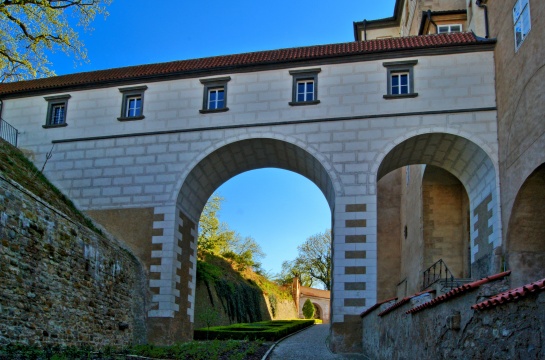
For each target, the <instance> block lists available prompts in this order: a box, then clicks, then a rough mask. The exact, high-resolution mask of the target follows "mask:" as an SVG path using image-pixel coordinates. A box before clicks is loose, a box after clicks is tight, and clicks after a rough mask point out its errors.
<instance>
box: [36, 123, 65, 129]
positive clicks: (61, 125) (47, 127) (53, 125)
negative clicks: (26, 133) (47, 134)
mask: <svg viewBox="0 0 545 360" xmlns="http://www.w3.org/2000/svg"><path fill="white" fill-rule="evenodd" d="M65 126H68V124H67V123H63V124H49V125H42V127H43V128H44V129H52V128H60V127H65Z"/></svg>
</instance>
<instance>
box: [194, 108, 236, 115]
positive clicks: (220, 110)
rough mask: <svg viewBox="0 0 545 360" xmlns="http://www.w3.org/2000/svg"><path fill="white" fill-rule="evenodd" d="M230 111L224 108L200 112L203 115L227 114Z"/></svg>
mask: <svg viewBox="0 0 545 360" xmlns="http://www.w3.org/2000/svg"><path fill="white" fill-rule="evenodd" d="M228 110H229V108H228V107H224V108H221V109H201V110H199V112H200V113H201V114H210V113H219V112H226V111H228Z"/></svg>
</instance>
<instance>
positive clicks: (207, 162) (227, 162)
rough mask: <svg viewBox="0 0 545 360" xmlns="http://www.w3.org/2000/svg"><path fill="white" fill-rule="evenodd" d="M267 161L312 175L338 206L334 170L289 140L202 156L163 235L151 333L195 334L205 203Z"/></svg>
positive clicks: (238, 145)
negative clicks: (198, 257) (226, 184)
mask: <svg viewBox="0 0 545 360" xmlns="http://www.w3.org/2000/svg"><path fill="white" fill-rule="evenodd" d="M266 167H274V168H280V169H284V170H289V171H293V172H296V173H298V174H300V175H302V176H304V177H306V178H308V179H309V180H311V181H312V182H313V183H315V184H316V186H318V188H319V189H320V190H321V191H322V193H323V194H324V196H325V198H326V199H327V201H328V203H329V205H330V207H331V208H333V206H334V203H335V189H334V186H333V182H332V180H331V175H330V174H329V173H328V171H327V170H326V169H325V167H324V166H323V165H322V163H321V162H320V161H318V160H317V159H316V157H314V156H313V155H311V154H310V153H309V152H308V151H306V150H304V149H302V148H301V147H299V146H296V145H294V144H292V143H290V142H287V141H282V140H278V139H273V138H249V139H244V140H238V141H234V142H231V143H228V144H225V145H223V146H221V147H219V148H216V149H215V150H213V151H211V152H210V153H208V154H207V155H205V156H204V157H202V158H201V160H200V161H198V162H197V163H196V164H195V165H194V166H193V167H192V168H191V170H190V171H189V172H188V174H187V176H186V177H185V179H184V180H183V183H182V185H181V188H180V191H179V193H178V197H177V201H176V205H175V211H174V218H173V222H172V224H173V226H174V229H173V236H172V237H170V238H168V237H163V238H162V239H160V240H161V241H162V243H161V255H162V261H161V266H162V268H161V269H160V270H161V272H160V275H159V278H160V280H161V281H162V283H157V285H159V286H155V287H154V286H151V291H152V292H153V293H154V299H153V300H154V302H157V303H158V311H155V312H154V313H153V314H152V315H153V317H150V321H149V326H150V330H151V331H150V334H157V336H158V337H162V338H163V339H164V338H165V335H166V334H168V336H169V337H170V338H172V339H184V338H186V339H187V338H191V336H192V330H193V326H192V325H193V315H194V290H195V283H196V249H197V243H196V242H197V237H198V234H197V226H198V220H199V217H200V214H201V212H202V209H203V208H204V205H205V204H206V201H207V200H208V198H209V197H210V195H212V193H213V192H214V191H215V190H216V189H217V188H218V187H219V186H221V185H222V184H223V183H224V182H226V181H228V180H229V179H231V178H232V177H234V176H236V175H238V174H241V173H243V172H246V171H250V170H255V169H260V168H266ZM163 235H164V233H163ZM162 342H164V341H162Z"/></svg>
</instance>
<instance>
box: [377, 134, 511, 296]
mask: <svg viewBox="0 0 545 360" xmlns="http://www.w3.org/2000/svg"><path fill="white" fill-rule="evenodd" d="M417 164H420V165H431V166H433V167H437V168H440V169H443V170H444V171H446V172H448V173H450V174H452V177H453V178H456V179H458V180H459V183H461V185H460V186H459V188H457V189H455V191H454V192H455V193H456V194H454V193H452V194H451V195H456V196H455V197H456V198H457V199H458V198H459V200H460V201H459V204H458V205H459V207H460V209H462V208H463V207H464V206H463V202H464V201H467V200H463V199H464V197H463V196H462V195H463V193H465V192H467V197H468V198H469V212H470V213H469V224H468V225H466V224H464V222H467V215H465V214H464V213H463V212H460V214H459V215H458V216H459V219H456V223H457V225H456V226H457V229H458V230H456V231H460V232H462V231H467V230H468V229H467V228H468V227H469V229H470V235H469V236H470V239H471V245H470V249H469V252H470V255H471V260H470V262H471V275H472V277H477V278H478V277H482V276H486V275H489V274H491V273H493V272H495V271H496V270H498V268H499V264H498V262H497V261H498V259H497V257H495V256H494V249H497V248H498V247H499V246H500V245H501V238H500V234H501V229H500V226H499V224H500V215H499V205H498V204H499V201H498V191H497V186H496V184H497V176H496V167H495V162H493V160H492V159H491V156H490V155H489V154H488V153H487V152H486V151H484V150H483V149H482V148H481V147H480V146H478V145H477V144H475V143H474V142H473V141H471V140H469V139H467V138H465V137H463V136H460V135H455V134H446V133H425V134H418V135H414V136H412V137H409V138H407V139H405V140H403V141H401V142H399V143H398V144H397V145H394V146H392V147H391V148H390V149H389V151H388V152H387V153H386V154H385V155H384V157H383V158H382V161H381V162H380V165H379V166H378V169H377V180H378V182H377V188H378V190H379V194H378V195H379V197H378V205H377V208H378V226H379V229H378V240H377V241H378V243H377V248H378V249H377V251H378V259H377V263H378V269H377V273H378V281H379V283H382V284H383V285H384V284H387V286H390V287H392V286H393V287H394V288H395V286H399V285H400V284H401V283H397V282H399V281H401V282H403V281H405V282H407V283H406V284H405V285H404V286H405V287H406V288H407V289H406V291H409V292H411V293H414V292H416V291H419V289H420V285H421V284H420V274H421V273H422V271H423V270H425V268H426V267H427V266H430V265H431V264H427V263H426V261H425V260H426V258H430V259H435V258H436V257H437V256H438V255H437V254H435V255H433V251H429V250H430V249H428V250H427V251H426V249H425V244H424V241H425V237H426V236H427V237H430V238H431V237H433V232H430V231H429V229H427V230H428V231H427V232H426V231H425V230H426V229H425V228H424V226H425V225H426V224H427V223H431V222H433V220H435V219H431V218H430V217H429V216H428V217H426V211H425V210H426V209H423V208H422V206H423V205H422V204H424V205H426V201H428V202H429V200H430V199H426V196H427V197H429V196H430V193H426V191H425V190H426V189H425V186H430V185H431V184H430V181H429V177H430V174H429V170H431V169H432V168H430V169H428V174H426V168H425V166H420V167H419V166H410V165H417ZM402 167H407V172H409V171H410V170H411V169H413V171H412V172H411V175H410V176H411V177H412V178H414V177H415V176H416V177H418V179H417V182H416V183H415V185H413V189H411V188H410V187H411V185H410V182H409V173H406V174H402V173H401V170H399V169H400V168H402ZM396 169H398V170H397V174H398V175H395V174H396V173H395V172H394V173H392V171H394V170H396ZM415 170H416V172H415ZM426 176H427V177H428V180H426V179H427V178H426ZM431 177H432V178H433V182H434V183H435V185H434V186H435V190H434V191H435V192H437V189H439V188H441V187H443V188H445V189H446V187H445V186H446V185H448V186H449V187H450V186H453V185H455V183H456V182H457V180H456V179H452V180H450V179H448V175H441V176H440V177H439V176H438V172H437V173H436V174H434V175H433V176H431ZM381 179H384V180H381ZM426 181H427V182H428V183H427V185H426ZM405 182H406V184H405ZM437 185H439V186H437ZM462 185H463V186H462ZM401 188H404V189H406V191H417V192H419V194H418V196H417V198H418V201H419V202H420V205H419V206H416V207H411V208H410V209H406V210H407V211H406V213H407V217H409V218H410V217H411V216H412V217H414V218H415V220H414V222H419V223H420V224H421V225H420V227H418V226H417V227H415V226H413V227H411V226H409V227H408V228H407V226H405V228H404V229H401V228H402V225H403V224H407V223H410V219H409V220H407V219H401V216H400V215H398V214H396V213H395V211H397V209H398V208H400V207H401V203H399V204H397V208H396V206H393V207H392V200H395V199H391V198H392V196H393V197H398V198H400V197H402V196H404V194H402V193H401V190H399V189H401ZM464 188H465V191H464ZM390 189H392V191H391V190H390ZM449 191H450V192H453V190H452V189H450V190H449ZM396 192H397V193H396ZM381 194H382V195H381ZM384 194H387V195H384ZM436 195H438V194H436ZM464 196H465V195H464ZM436 197H437V196H436ZM381 198H382V199H381ZM396 201H397V200H396ZM457 201H458V200H457ZM383 205H384V206H385V207H384V208H382V206H383ZM428 205H429V204H428ZM388 206H390V208H388ZM465 206H466V207H467V205H465ZM388 209H389V210H388ZM428 210H429V209H428ZM428 212H429V211H428ZM381 214H382V215H381ZM428 215H429V214H428ZM395 216H398V217H399V219H397V220H395V219H394V220H395V221H393V223H395V225H396V226H394V227H392V226H385V224H387V223H389V221H388V219H390V218H392V219H393V218H395ZM464 217H466V220H464ZM385 219H386V220H385ZM458 220H459V221H458ZM393 223H392V222H391V221H390V225H391V224H393ZM428 225H429V224H428ZM452 225H453V224H450V225H449V226H450V227H452ZM381 227H382V229H386V230H384V231H381ZM393 228H395V229H401V230H398V232H396V231H395V229H394V230H392V229H393ZM463 229H465V230H463ZM407 237H409V238H411V237H413V238H415V237H420V238H421V244H420V247H421V248H422V249H420V250H418V249H417V250H414V249H413V250H410V249H405V248H404V249H402V246H400V241H404V240H403V239H402V238H405V239H407ZM463 237H464V235H463V234H461V235H460V238H463ZM466 239H467V238H466ZM465 241H467V240H464V242H465ZM401 245H404V243H401ZM462 246H467V245H463V244H462V245H461V246H460V250H457V251H459V252H460V254H459V256H457V257H456V260H453V261H456V262H461V263H460V264H457V265H456V266H457V267H459V268H460V269H457V272H459V275H457V276H465V275H467V274H468V273H469V272H470V271H469V270H466V268H467V265H464V258H466V259H467V258H469V256H468V255H469V254H467V252H466V253H464V251H465V250H464V249H463V247H462ZM385 249H386V250H385ZM390 249H392V250H391V251H390ZM435 250H438V249H435ZM396 254H397V255H396ZM411 254H412V255H411ZM415 254H416V255H415ZM432 255H433V256H432ZM436 255H437V256H436ZM392 256H394V257H396V259H398V261H399V263H400V264H403V263H405V264H408V265H406V266H405V267H407V266H409V267H410V269H405V272H408V271H409V270H410V271H411V272H412V273H414V275H413V276H412V277H410V278H409V276H407V277H405V278H404V279H401V276H400V273H401V272H402V269H401V266H398V267H395V266H394V267H392V265H391V263H392ZM411 256H412V257H413V259H404V260H405V262H404V261H402V259H401V258H402V257H403V258H405V257H408V258H410V257H411ZM458 258H459V259H458ZM435 260H436V259H435ZM411 261H412V262H411ZM428 262H429V261H428ZM468 262H469V260H468ZM396 264H397V263H396ZM458 265H459V266H458ZM392 272H395V273H396V274H394V276H393V277H394V278H395V280H392V279H391V278H392V274H391V273H392ZM384 274H386V275H387V276H385V275H384ZM405 275H407V274H405ZM388 278H390V279H389V280H388ZM396 284H397V285H396ZM381 294H382V293H381V292H379V293H378V295H379V296H381ZM385 294H386V293H385ZM390 295H392V296H393V295H395V294H393V293H392V294H390Z"/></svg>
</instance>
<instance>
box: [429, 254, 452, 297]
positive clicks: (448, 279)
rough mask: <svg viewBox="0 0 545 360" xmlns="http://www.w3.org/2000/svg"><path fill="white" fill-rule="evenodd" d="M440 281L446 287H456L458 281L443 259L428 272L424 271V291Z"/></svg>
mask: <svg viewBox="0 0 545 360" xmlns="http://www.w3.org/2000/svg"><path fill="white" fill-rule="evenodd" d="M438 281H443V282H444V285H445V287H452V286H454V284H456V279H455V278H454V275H453V274H452V272H451V271H450V270H449V268H448V266H447V264H445V262H444V261H443V259H440V260H438V261H436V262H435V264H433V265H432V266H430V267H429V268H428V269H427V270H426V271H424V273H423V279H422V290H425V289H427V288H429V287H430V286H432V285H433V284H435V283H436V282H438Z"/></svg>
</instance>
